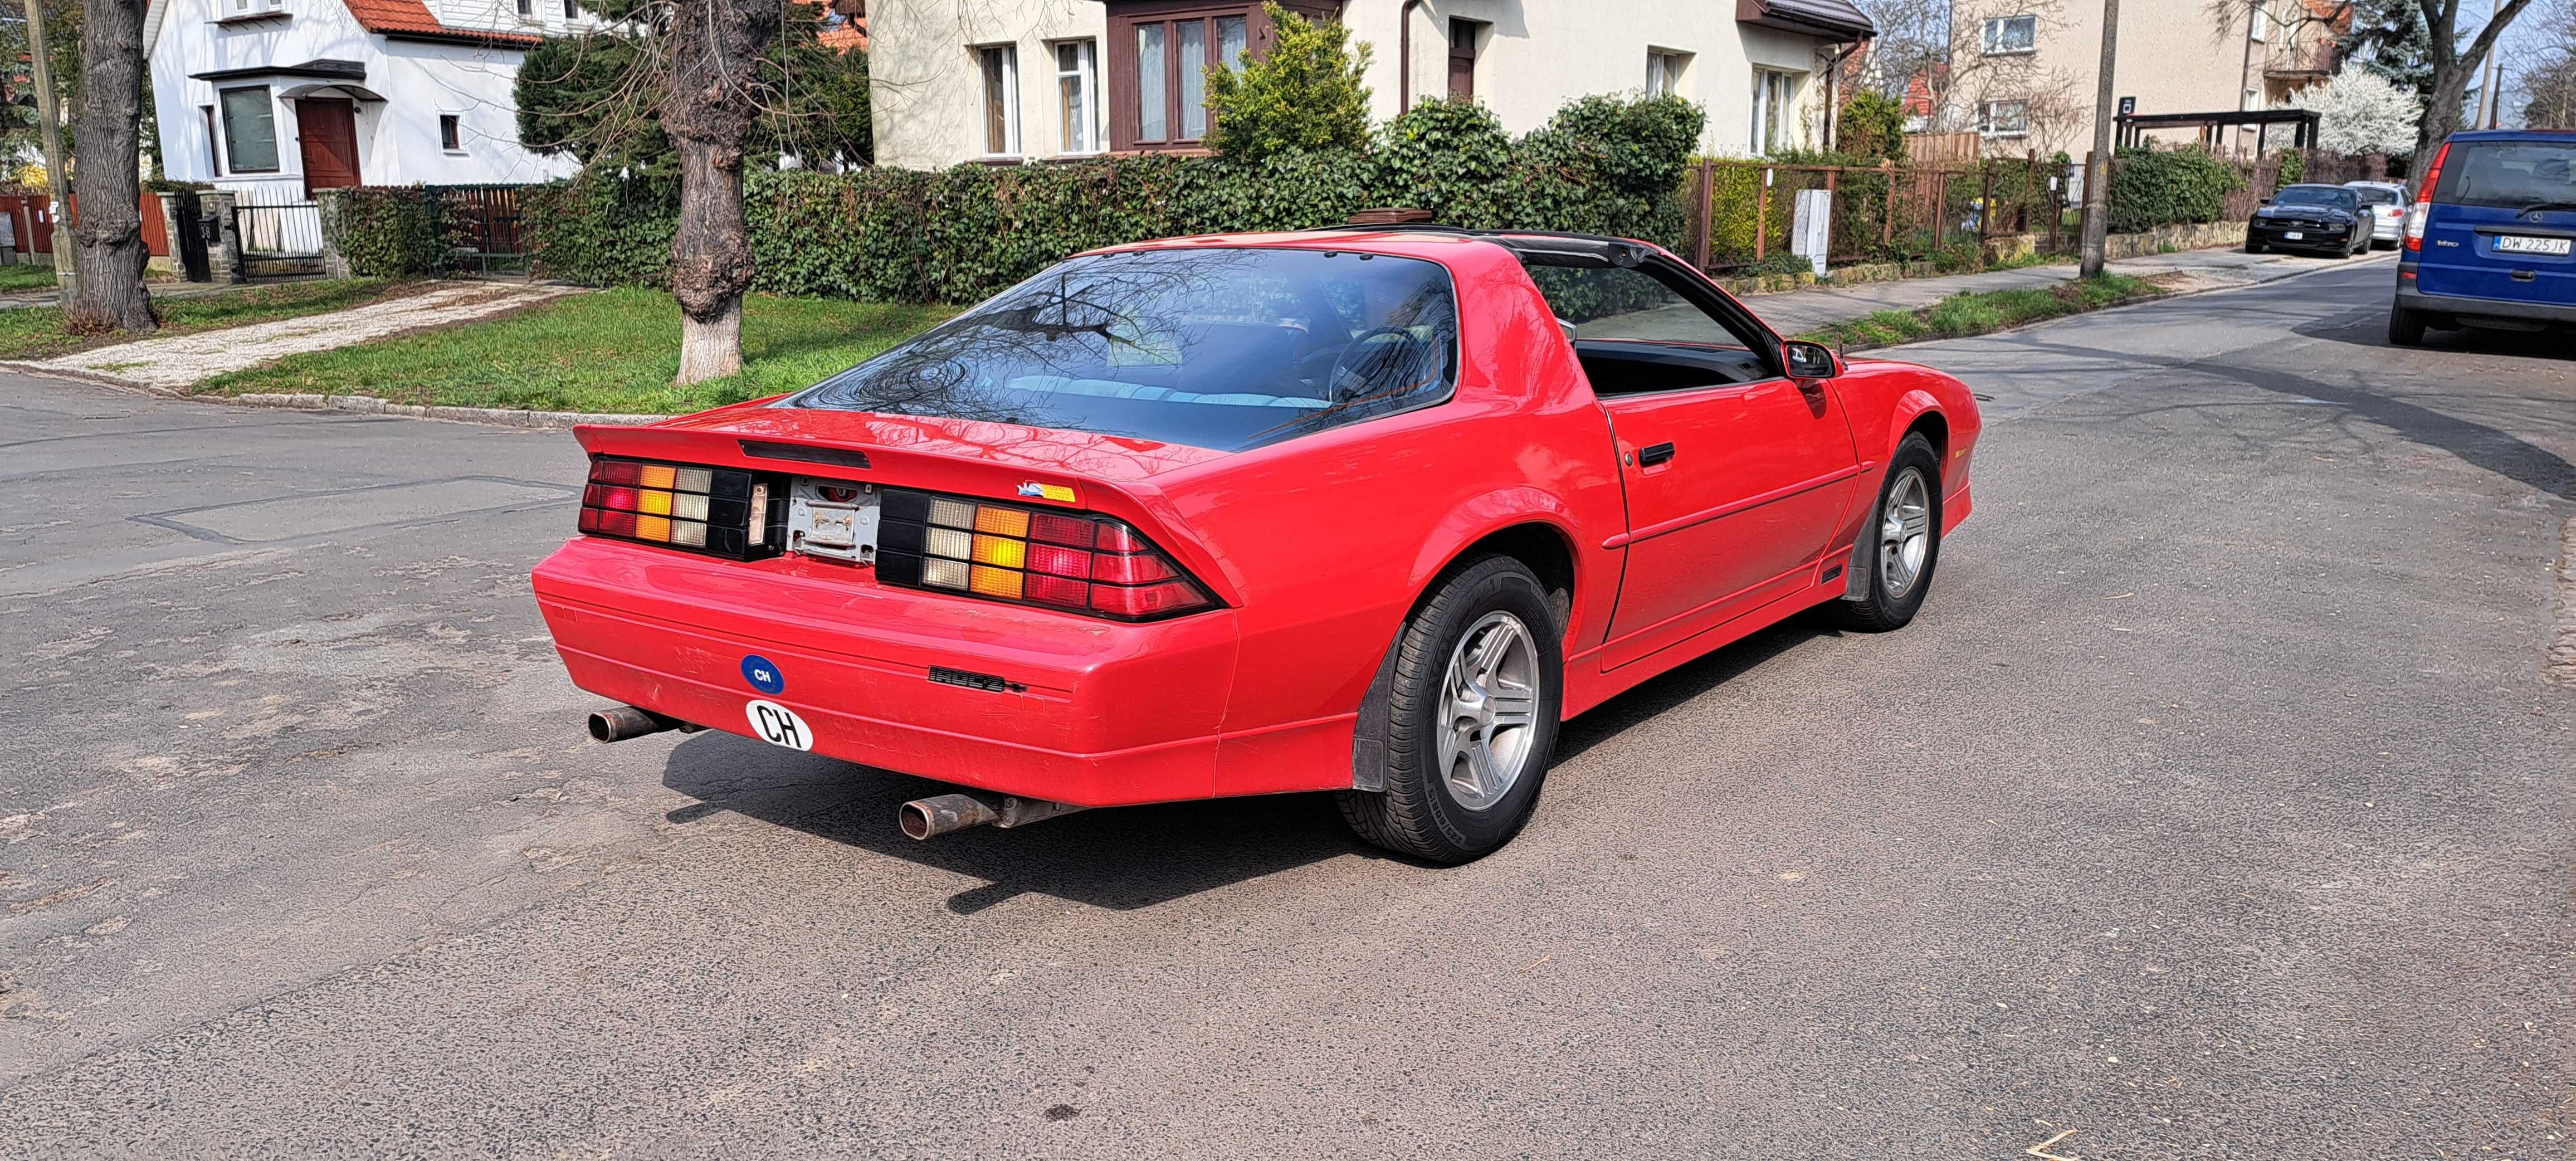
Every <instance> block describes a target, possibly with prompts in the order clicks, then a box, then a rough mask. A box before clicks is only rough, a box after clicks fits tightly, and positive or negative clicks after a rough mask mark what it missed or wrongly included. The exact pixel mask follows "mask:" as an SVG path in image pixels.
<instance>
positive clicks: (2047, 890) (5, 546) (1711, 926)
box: [0, 266, 2576, 1161]
mask: <svg viewBox="0 0 2576 1161" xmlns="http://www.w3.org/2000/svg"><path fill="white" fill-rule="evenodd" d="M2388 281H2389V279H2388V275H2387V270H2386V268H2385V267H2384V266H2371V267H2363V266H2355V267H2353V268H2351V269H2347V270H2334V271H2330V272H2327V273H2323V274H2319V275H2316V276H2313V277H2308V278H2302V279H2297V280H2292V281H2287V282H2277V283H2272V284H2269V285H2264V286H2260V287H2255V288H2251V289H2246V290H2238V291H2228V292H2221V293H2216V294H2210V295H2204V296H2199V297H2193V298H2186V299H2181V300H2174V301H2165V302H2157V303H2150V304H2145V305H2142V306H2137V307H2131V308H2126V309H2122V310H2117V311H2111V312H2105V313H2102V314H2097V315H2090V316H2083V317H2079V318H2074V319H2068V320H2063V321H2060V322H2057V323H2052V324H2048V325H2044V326H2039V327H2033V328H2029V329H2026V330H2022V331H2017V332H2012V333H2009V334H2004V335H1996V336H1988V337H1985V338H1980V339H1972V340H1963V341H1957V342H1946V343H1940V344H1931V345H1925V346H1919V347H1913V348H1906V349H1901V350H1898V351H1895V352H1889V353H1891V354H1895V355H1899V356H1902V357H1909V358H1915V359H1919V360H1922V361H1925V362H1929V363H1932V364H1934V365H1937V366H1942V367H1945V368H1949V369H1951V370H1953V371H1955V372H1957V373H1959V374H1961V375H1962V376H1963V377H1965V378H1967V379H1969V380H1970V381H1971V383H1972V384H1974V385H1975V386H1976V387H1977V389H1978V390H1980V391H1982V392H1984V393H1986V394H1988V395H1989V396H1991V397H1992V401H1991V403H1990V404H1989V407H1990V409H1991V410H1990V413H1989V414H1990V419H1991V420H1992V421H1993V422H1994V426H1993V427H1992V428H1991V429H1990V431H1989V434H1988V435H1987V437H1986V441H1985V442H1984V444H1983V445H1981V449H1980V452H1979V455H1978V457H1977V459H1978V465H1977V474H1978V478H1977V514H1976V516H1975V517H1974V518H1973V519H1971V520H1970V521H1969V522H1968V523H1967V524H1966V525H1965V526H1964V528H1963V529H1962V530H1961V532H1960V533H1959V535H1958V536H1957V537H1956V538H1954V539H1953V540H1952V541H1951V542H1950V544H1949V545H1948V547H1947V551H1946V552H1945V554H1944V556H1943V558H1942V562H1941V569H1940V573H1939V576H1938V578H1937V580H1936V582H1935V588H1934V590H1933V592H1932V596H1931V598H1930V603H1929V604H1928V605H1927V607H1926V610H1925V612H1924V615H1923V617H1922V618H1921V619H1920V620H1919V621H1917V622H1916V623H1915V624H1914V625H1913V626H1912V627H1911V628H1909V629H1907V630H1905V631H1903V632H1900V633H1895V634H1890V635H1884V636H1857V635H1852V636H1844V635H1836V634H1833V633H1828V632H1824V631H1820V630H1818V629H1816V628H1814V627H1812V626H1811V625H1808V624H1806V623H1798V624H1792V625H1789V626H1784V627H1781V628H1778V629H1774V630H1772V631H1769V632H1766V633H1763V634H1761V635H1758V636H1757V637H1755V638H1753V639H1751V640H1748V641H1746V642H1744V643H1742V644H1739V645H1737V646H1735V647H1733V648H1730V649H1728V650H1726V651H1724V652H1722V653H1721V654H1719V655H1717V656H1715V657H1712V658H1708V659H1706V660H1703V661H1701V662H1698V663H1695V664H1693V665H1690V666H1688V667H1686V668H1684V669H1682V670H1680V671H1678V672H1676V673H1673V674H1671V675H1669V676H1667V677H1664V678H1662V679H1659V680H1658V681H1656V682H1654V683H1652V684H1651V685H1649V686H1647V687H1645V688H1643V689H1640V690H1638V691H1636V692H1634V693H1631V694H1629V695H1627V696H1625V697H1623V698H1621V699H1619V700H1617V701H1615V702H1613V703H1612V704H1610V705H1608V706H1606V707H1604V708H1603V709H1601V710H1598V711H1596V712H1594V713H1592V714H1590V715H1587V716H1585V717H1583V718H1580V719H1577V720H1575V721H1574V722H1572V723H1569V725H1568V727H1567V729H1566V732H1565V738H1564V742H1563V748H1562V752H1561V753H1560V755H1559V760H1558V763H1557V765H1556V766H1555V768H1554V771H1553V773H1552V774H1551V776H1550V779H1549V783H1548V787H1547V792H1546V797H1545V799H1544V800H1543V801H1542V802H1541V804H1540V807H1539V811H1538V815H1537V817H1536V819H1535V821H1534V822H1533V823H1532V824H1531V826H1530V828H1529V830H1528V831H1527V832H1526V833H1525V834H1523V835H1522V836H1521V838H1520V839H1519V840H1518V841H1517V842H1515V843H1514V844H1513V845H1512V846H1510V847H1509V848H1507V849H1505V850H1504V851H1502V852H1501V853H1499V854H1497V855H1495V856H1493V857H1491V858H1488V859H1486V860H1484V861H1482V862H1479V863H1476V864H1473V865H1471V866H1467V867H1463V868H1457V869H1453V870H1437V869H1431V868H1425V867H1421V866H1416V865H1412V864H1410V863H1407V862H1403V861H1399V860H1395V859H1390V858H1385V857H1382V856H1379V855H1376V854H1373V853H1372V852H1370V851H1369V850H1367V849H1365V848H1362V847H1360V846H1359V845H1357V844H1356V843H1355V842H1353V841H1352V840H1351V839H1350V838H1348V837H1346V836H1345V834H1344V833H1343V832H1342V830H1341V826H1340V823H1339V822H1338V821H1337V820H1336V819H1335V818H1334V817H1333V812H1332V810H1331V808H1330V804H1329V802H1328V801H1327V800H1325V799H1323V798H1320V797H1315V796H1283V797H1273V798H1260V799H1249V800H1238V801H1228V802H1215V803H1198V804H1189V805H1178V806H1166V807H1149V808H1136V809H1125V810H1104V811H1093V812H1089V813H1085V814H1079V815H1075V816H1072V817H1068V818H1064V819H1060V820H1056V821H1051V822H1048V823H1046V824H1044V825H1042V826H1037V827H1033V828H1029V829H1025V830H1018V831H1011V832H998V831H992V830H985V831H978V832H969V833H966V834H961V835H956V836H951V837H949V838H947V839H943V840H940V841H936V842H932V843H919V844H917V843H913V842H910V841H909V840H906V839H904V838H903V837H901V835H900V834H899V832H897V830H896V829H895V826H894V808H895V805H896V804H897V803H898V802H900V801H902V800H904V799H906V798H911V797H916V796H918V795H920V794H921V793H922V792H923V791H924V790H926V789H928V788H929V787H930V786H931V784H930V783H926V782H922V781H919V780H916V779H911V778H906V777H900V776H895V775H891V774H885V773H881V772H875V771H870V770H865V769H860V768H854V767H849V766H844V765H839V764H835V763H832V762H829V761H825V760H821V759H817V758H814V757H811V756H808V755H799V754H794V753H791V752H787V751H782V750H778V749H775V748H771V747H767V746H763V745H761V744H759V743H756V742H752V741H749V740H746V739H742V738H737V737H733V736H730V735H726V734H720V733H713V732H709V733H701V734H695V735H689V736H685V737H675V736H673V735H660V736H656V737H653V738H647V739H641V740H637V741H634V742H628V743H622V744H619V745H616V746H608V747H602V746H597V745H594V744H592V743H590V742H588V741H587V740H586V739H584V738H583V737H582V736H581V730H580V720H579V719H580V715H581V714H582V713H584V712H585V711H587V710H588V709H589V708H591V707H592V706H593V705H594V704H596V703H595V701H594V699H592V698H590V697H588V696H586V695H583V694H581V693H579V692H578V691H575V690H573V689H572V688H570V686H569V685H567V684H566V682H565V681H564V678H563V676H562V672H561V669H560V667H559V665H558V664H557V662H556V661H555V659H554V657H553V655H552V652H551V649H550V647H549V645H548V643H547V641H546V639H545V637H544V635H543V630H542V627H541V626H540V625H539V623H538V620H537V618H536V615H535V611H534V608H533V606H532V604H531V601H530V599H529V596H528V592H527V584H526V575H527V571H528V569H529V567H530V566H531V565H532V564H533V563H534V562H535V561H536V560H537V559H538V558H540V557H541V556H542V555H543V554H544V553H545V552H547V551H548V550H549V549H550V548H551V547H552V546H553V545H554V544H556V543H558V542H559V541H560V540H561V539H562V538H563V537H564V536H565V535H566V534H567V532H568V530H569V528H570V526H571V524H572V488H571V487H570V485H571V484H573V483H575V482H577V481H578V480H579V478H580V469H581V457H580V456H579V454H578V451H577V449H576V448H575V447H574V446H573V445H572V443H571V442H570V440H569V439H568V438H566V437H565V436H564V435H563V434H561V433H548V432H524V431H509V430H499V429H487V428H477V427H469V426H462V425H450V424H439V423H424V422H418V421H411V420H401V419H393V418H384V417H349V416H336V415H312V414H298V413H286V412H270V411H245V410H237V409H230V408H222V407H216V406H210V405H203V404H193V403H186V402H180V401H171V400H161V399H153V398H146V397H140V396H135V395H127V394H118V393H114V392H110V391H107V390H105V389H101V388H94V387H89V386H84V385H79V384H70V383H64V382H60V381H51V380H41V379H31V378H21V377H0V419H5V427H0V430H5V431H6V432H8V433H9V434H8V435H6V436H0V450H5V451H6V453H7V456H6V459H5V460H0V465H5V466H0V478H5V480H6V482H7V483H8V484H9V485H10V487H11V492H12V497H13V501H14V502H13V504H12V505H11V506H10V510H9V515H7V516H5V517H0V653H5V654H6V655H8V656H11V657H15V658H17V659H18V666H17V672H16V677H15V679H14V680H13V681H12V682H11V683H10V684H9V685H8V687H7V688H8V694H7V700H6V702H5V703H0V704H5V705H6V707H7V708H6V710H5V715H6V722H7V724H8V725H9V727H10V729H11V735H12V736H11V738H10V744H9V745H8V747H7V748H6V758H5V761H0V905H5V906H0V1141H5V1142H9V1144H10V1146H11V1148H10V1149H9V1150H7V1151H10V1152H16V1151H19V1150H23V1151H24V1152H25V1154H26V1155H29V1156H59V1155H69V1154H80V1155H130V1156H156V1157H158V1156H216V1155H334V1156H350V1155H371V1156H374V1155H457V1154H468V1153H471V1154H505V1155H511V1156H536V1155H571V1154H580V1155H591V1156H661V1155H673V1154H694V1153H711V1152H724V1153H730V1154H743V1155H767V1156H799V1157H802V1156H815V1155H853V1156H856V1155H866V1156H878V1157H934V1156H939V1157H946V1156H989V1157H1030V1156H1042V1157H1117V1158H1126V1157H1137V1156H1209V1157H1283V1158H1292V1157H1293V1158H1307V1157H1315V1156H1319V1155H1328V1154H1329V1155H1334V1156H1341V1157H1403V1158H1452V1157H1454V1158H1494V1157H1505V1156H1533V1157H1587V1158H1594V1157H1635V1158H1658V1159H1660V1158H1674V1157H1734V1158H1748V1159H1753V1158H1760V1159H1766V1161H1776V1159H1779V1158H1791V1157H1795V1158H1822V1157H1844V1156H1853V1157H1906V1158H1913V1157H1960V1158H1970V1157H1975V1158H1998V1159H2000V1158H2022V1157H2026V1156H2030V1155H2033V1152H2026V1151H2035V1152H2036V1153H2037V1154H2039V1155H2055V1156H2061V1157H2081V1158H2085V1159H2088V1161H2100V1159H2103V1158H2116V1159H2123V1161H2126V1159H2160V1158H2186V1157H2187V1158H2258V1157H2259V1158H2271V1157H2303V1158H2305V1157H2314V1158H2364V1157H2368V1158H2419V1157H2420V1158H2428V1159H2430V1158H2436V1157H2450V1158H2468V1157H2476V1158H2521V1159H2532V1158H2540V1157H2555V1156H2562V1155H2564V1153H2565V1151H2566V1144H2565V1142H2564V1141H2563V1140H2562V1138H2563V1137H2564V1136H2565V1134H2566V1133H2567V1131H2568V1127H2567V1125H2566V1120H2567V1118H2566V1114H2565V1112H2564V1109H2565V1107H2566V1106H2565V1104H2564V1102H2565V1100H2566V1096H2567V1092H2568V1087H2567V1084H2568V1080H2569V1077H2568V1073H2567V1061H2568V1059H2569V1056H2568V1047H2569V1044H2568V1038H2567V1028H2566V1025H2565V1013H2566V1011H2567V1001H2568V990H2569V986H2568V983H2567V981H2568V978H2569V976H2568V972H2567V964H2568V963H2569V953H2570V950H2571V948H2570V940H2569V931H2570V928H2569V924H2568V918H2569V915H2568V903H2569V894H2568V879H2567V875H2568V871H2569V867H2570V864H2571V859H2570V855H2571V851H2576V843H2571V838H2576V828H2571V820H2570V811H2569V793H2568V791H2569V782H2570V778H2571V775H2576V733H2572V731H2571V726H2576V712H2571V711H2576V692H2571V687H2570V685H2569V684H2567V682H2569V681H2576V673H2561V674H2560V675H2559V680H2556V681H2553V679H2552V674H2551V669H2550V663H2549V649H2550V648H2551V644H2552V641H2553V640H2554V639H2556V638H2557V637H2558V635H2559V634H2561V633H2576V628H2571V627H2570V626H2571V625H2576V615H2572V614H2571V613H2570V607H2571V603H2576V594H2571V593H2570V592H2569V591H2568V590H2569V589H2570V588H2572V587H2576V585H2571V584H2569V583H2567V582H2564V581H2562V580H2561V578H2562V576H2564V575H2565V574H2563V573H2562V572H2560V571H2559V569H2560V568H2561V554H2562V553H2564V552H2568V551H2570V549H2569V548H2568V547H2566V538H2569V537H2576V526H2571V523H2570V519H2571V515H2572V514H2576V467H2571V466H2570V462H2569V460H2570V458H2571V457H2576V361H2571V360H2570V359H2569V358H2568V356H2567V355H2566V354H2565V352H2564V351H2563V350H2560V349H2554V348H2552V347H2551V346H2549V345H2548V344H2545V343H2542V342H2538V341H2520V340H2478V341H2474V342H2469V343H2462V342H2460V341H2459V340H2457V339H2456V338H2452V337H2450V336H2444V337H2443V338H2441V339H2439V340H2437V343H2436V346H2434V347H2431V348H2426V349H2413V350H2397V349H2391V348H2388V347H2386V346H2384V345H2383V344H2382V342H2381V341H2380V338H2379V334H2380V330H2381V326H2382V319H2383V316H2384V313H2385V309H2386V302H2387V296H2388ZM1757 305H1758V304H1757ZM2568 640H2576V637H2570V638H2568Z"/></svg>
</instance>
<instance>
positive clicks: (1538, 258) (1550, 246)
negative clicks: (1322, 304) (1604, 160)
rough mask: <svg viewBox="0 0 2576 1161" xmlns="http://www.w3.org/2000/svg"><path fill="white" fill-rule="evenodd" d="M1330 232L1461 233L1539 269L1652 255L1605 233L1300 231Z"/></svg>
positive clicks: (1426, 226)
mask: <svg viewBox="0 0 2576 1161" xmlns="http://www.w3.org/2000/svg"><path fill="white" fill-rule="evenodd" d="M1332 231H1339V232H1342V233H1350V234H1462V235H1465V236H1467V237H1470V238H1475V239H1478V240H1480V241H1485V242H1491V243H1493V244H1495V245H1497V246H1500V247H1502V248H1504V249H1506V250H1509V251H1511V252H1512V253H1513V254H1515V255H1518V256H1519V257H1520V259H1521V260H1522V261H1524V262H1530V263H1535V264H1537V265H1540V266H1579V267H1602V266H1621V267H1627V266H1635V265H1637V264H1638V263H1641V262H1644V261H1645V260H1646V259H1647V258H1648V257H1650V256H1652V255H1653V254H1654V252H1655V248H1654V247H1652V246H1649V245H1647V244H1646V243H1644V242H1639V241H1636V240H1635V239H1632V238H1613V237H1610V236H1608V235H1606V234H1576V233H1568V232H1566V231H1562V230H1478V229H1471V228H1469V227H1466V226H1443V225H1439V224H1437V223H1432V222H1413V223H1407V224H1404V225H1397V226H1351V225H1335V226H1311V227H1308V228H1307V229H1306V230H1304V231H1301V232H1303V233H1324V232H1332Z"/></svg>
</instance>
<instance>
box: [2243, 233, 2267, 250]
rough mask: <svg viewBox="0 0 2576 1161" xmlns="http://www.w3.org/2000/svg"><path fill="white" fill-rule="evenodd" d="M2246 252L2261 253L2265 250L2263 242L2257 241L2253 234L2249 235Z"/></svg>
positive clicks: (2246, 241)
mask: <svg viewBox="0 0 2576 1161" xmlns="http://www.w3.org/2000/svg"><path fill="white" fill-rule="evenodd" d="M2245 252H2246V253H2248V254H2260V253H2262V252H2263V244H2262V243H2261V242H2257V241H2255V240H2254V239H2253V238H2252V237H2251V236H2248V237H2247V238H2246V239H2245Z"/></svg>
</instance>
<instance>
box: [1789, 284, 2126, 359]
mask: <svg viewBox="0 0 2576 1161" xmlns="http://www.w3.org/2000/svg"><path fill="white" fill-rule="evenodd" d="M2158 293H2160V292H2159V291H2158V290H2157V289H2156V287H2155V285H2154V284H2153V283H2150V282H2148V281H2147V280H2145V279H2143V278H2129V277H2125V276H2123V275H2118V274H2105V275H2102V276H2101V277H2098V278H2077V279H2070V280H2068V281H2066V282H2061V283H2058V284H2057V285H2055V286H2052V287H2048V288H2046V289H2039V288H2022V289H2014V290H1989V291H1983V292H1972V293H1967V294H1954V295H1951V296H1950V297H1948V298H1945V299H1942V300H1941V301H1939V302H1937V303H1934V304H1933V305H1931V306H1927V307H1923V308H1921V309H1918V310H1882V311H1879V312H1877V313H1875V314H1869V315H1864V316H1862V317H1860V318H1856V319H1852V320H1850V321H1848V322H1838V323H1830V324H1827V325H1825V326H1821V327H1818V328H1816V329H1815V330H1812V331H1809V332H1807V333H1806V334H1803V335H1800V336H1798V337H1799V338H1802V339H1808V340H1812V341H1814V342H1819V343H1824V344H1826V345H1828V346H1841V347H1864V348H1865V347H1886V346H1893V345H1895V344H1897V343H1917V342H1922V341H1924V340H1926V339H1954V338H1961V337H1964V336H1967V335H1982V334H1987V333H1990V332H1993V331H1999V330H2004V329H2006V328H2009V327H2017V326H2021V325H2023V324H2025V323H2034V322H2038V321H2040V320H2041V319H2051V318H2057V317H2059V316H2061V315H2070V314H2081V313H2083V312H2085V311H2088V310H2100V309H2102V308H2103V307H2106V306H2117V305H2119V304H2120V303H2123V302H2128V301H2131V300H2133V299H2140V298H2150V297H2153V296H2154V295H2156V294H2158Z"/></svg>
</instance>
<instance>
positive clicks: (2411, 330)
mask: <svg viewBox="0 0 2576 1161" xmlns="http://www.w3.org/2000/svg"><path fill="white" fill-rule="evenodd" d="M2388 342H2389V345H2391V346H2398V347H2418V346H2422V345H2423V344H2424V312H2423V311H2420V310H2410V309H2408V308H2406V307H2404V306H2400V305H2398V304H2396V303H2390V304H2389V306H2388Z"/></svg>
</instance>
